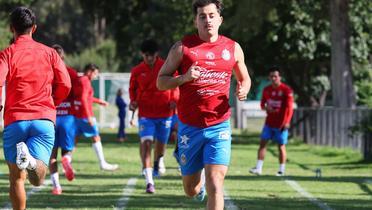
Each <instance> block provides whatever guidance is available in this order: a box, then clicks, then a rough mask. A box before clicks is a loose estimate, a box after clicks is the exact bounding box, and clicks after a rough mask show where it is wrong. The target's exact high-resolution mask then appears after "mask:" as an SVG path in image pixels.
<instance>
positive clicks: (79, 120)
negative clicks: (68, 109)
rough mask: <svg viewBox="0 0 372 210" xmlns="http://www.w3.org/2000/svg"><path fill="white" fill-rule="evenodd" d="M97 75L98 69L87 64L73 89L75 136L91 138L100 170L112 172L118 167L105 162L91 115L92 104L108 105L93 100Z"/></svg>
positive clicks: (104, 102)
mask: <svg viewBox="0 0 372 210" xmlns="http://www.w3.org/2000/svg"><path fill="white" fill-rule="evenodd" d="M98 74H99V69H98V67H97V66H96V65H94V64H87V65H86V66H85V67H84V75H83V76H81V77H79V78H78V82H77V83H76V85H75V87H74V97H75V101H74V109H75V110H74V113H75V117H76V125H77V131H76V135H77V136H80V135H83V136H85V137H87V138H90V137H91V138H92V142H93V145H92V147H93V150H94V151H95V153H96V155H97V158H98V160H99V164H100V168H101V170H106V171H114V170H116V169H117V168H118V167H119V166H118V165H117V164H109V163H107V162H106V160H105V156H104V154H103V148H102V143H101V136H100V135H99V131H98V127H97V122H96V118H95V117H94V113H93V103H97V104H99V105H102V106H107V105H108V103H107V102H106V101H104V100H101V99H99V98H95V97H94V96H93V95H94V89H93V87H92V80H93V79H95V78H96V77H97V76H98Z"/></svg>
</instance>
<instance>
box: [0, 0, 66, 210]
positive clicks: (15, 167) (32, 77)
mask: <svg viewBox="0 0 372 210" xmlns="http://www.w3.org/2000/svg"><path fill="white" fill-rule="evenodd" d="M10 29H11V31H12V33H13V37H14V43H13V44H11V45H10V46H9V47H8V48H6V49H5V50H3V51H1V52H0V93H2V88H3V87H4V85H5V84H6V93H5V94H6V101H5V109H4V125H5V128H4V133H3V135H4V136H3V149H4V156H5V160H6V161H7V164H8V168H9V182H10V186H9V197H10V201H11V203H12V207H13V209H26V191H25V186H24V185H25V180H26V178H27V177H28V179H29V181H30V183H31V184H32V185H35V186H40V185H42V184H43V182H44V180H45V175H46V172H47V170H48V164H49V159H50V154H51V152H52V148H53V144H54V139H55V131H54V124H55V121H56V108H55V106H58V105H59V104H60V103H61V102H62V101H63V100H64V99H65V98H66V97H67V96H68V94H69V92H70V89H71V80H70V77H69V75H68V72H67V69H66V66H65V64H64V63H63V61H62V59H61V58H60V57H59V55H58V54H57V52H56V51H55V50H54V49H53V48H50V47H47V46H45V45H43V44H41V43H38V42H36V41H34V40H33V39H32V34H33V33H34V32H35V30H36V17H35V14H34V13H33V11H31V10H30V9H28V8H26V7H17V8H15V9H14V10H13V11H12V13H11V14H10ZM0 96H1V95H0ZM0 99H1V97H0ZM0 101H1V100H0ZM26 171H27V172H26Z"/></svg>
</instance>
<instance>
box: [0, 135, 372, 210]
mask: <svg viewBox="0 0 372 210" xmlns="http://www.w3.org/2000/svg"><path fill="white" fill-rule="evenodd" d="M102 133H103V134H102V139H103V145H104V152H105V155H106V159H107V161H109V162H111V163H119V164H120V170H118V171H116V172H102V171H100V170H99V167H98V162H97V159H96V157H95V154H94V152H93V150H92V147H91V143H90V140H89V139H82V140H81V141H80V142H79V144H78V147H77V149H76V151H75V152H74V156H73V166H74V168H75V170H76V179H75V180H74V181H73V182H68V181H66V179H65V178H64V177H63V175H61V177H60V179H61V184H62V187H63V194H62V195H61V196H52V195H51V194H50V191H51V186H50V185H49V186H46V187H45V188H44V189H42V190H41V191H39V192H37V193H35V194H33V195H31V197H30V198H29V199H28V201H27V202H28V206H27V207H28V208H27V209H47V208H48V209H113V207H115V206H116V205H117V203H118V200H119V199H120V198H121V197H122V193H123V189H124V187H125V186H126V184H127V182H128V180H129V179H130V178H137V183H136V185H135V189H134V191H133V193H132V194H131V196H130V198H129V201H128V203H127V206H126V208H127V209H202V208H204V206H205V202H204V203H197V202H194V201H193V200H191V199H188V198H186V197H185V196H184V194H183V190H182V182H181V177H180V176H179V174H178V170H177V166H176V162H175V160H174V159H173V157H172V155H171V150H172V148H173V145H170V146H169V150H168V152H167V155H166V160H165V161H166V165H167V175H166V176H164V177H162V178H161V179H156V180H155V182H156V194H154V195H149V194H146V193H145V181H144V179H143V177H142V176H140V172H141V165H140V160H139V155H138V137H137V135H136V134H135V131H134V130H131V131H130V134H129V141H128V142H125V143H117V142H116V141H115V139H116V138H115V134H114V133H113V130H104V131H103V132H102ZM0 142H1V143H2V141H0ZM257 146H258V133H253V134H251V133H247V132H238V131H237V132H235V135H234V136H233V147H232V150H233V151H232V161H231V167H230V169H229V172H228V176H227V178H226V181H225V190H226V192H227V193H228V195H229V197H230V198H231V199H232V202H233V203H234V204H235V206H237V207H238V208H239V209H265V210H268V209H320V208H319V207H318V206H317V205H316V204H314V203H312V202H310V201H309V200H308V199H306V198H305V197H303V196H302V195H300V194H299V193H297V192H296V191H295V190H294V189H292V188H291V187H290V186H289V185H288V184H286V182H285V180H286V179H289V180H294V181H296V182H297V183H298V184H299V185H300V186H301V187H302V188H303V189H305V190H306V191H307V192H309V193H311V194H312V195H313V196H314V197H316V198H317V199H318V201H319V202H321V203H326V204H327V205H328V206H329V207H330V208H332V209H372V162H371V161H363V160H362V157H361V155H360V154H359V153H357V152H354V151H352V150H349V149H334V148H324V147H317V146H309V145H304V144H302V143H300V142H299V141H295V140H293V139H291V141H290V144H289V145H288V158H289V160H288V164H287V175H288V176H286V177H276V176H274V175H275V173H276V171H277V168H278V164H277V153H278V152H277V149H276V146H274V145H271V146H270V147H269V149H268V151H267V155H266V160H265V164H264V171H263V175H262V176H253V175H250V174H248V168H250V167H252V166H254V165H255V162H256V152H257ZM317 168H320V169H321V170H322V177H321V178H316V177H315V172H314V171H315V169H317ZM60 171H61V170H60ZM0 172H1V173H3V174H0V209H1V208H2V207H4V205H5V204H6V203H7V202H9V199H8V193H7V191H8V177H7V167H6V164H5V162H4V158H3V151H2V150H1V151H0ZM368 180H369V182H368ZM27 190H30V185H29V184H27Z"/></svg>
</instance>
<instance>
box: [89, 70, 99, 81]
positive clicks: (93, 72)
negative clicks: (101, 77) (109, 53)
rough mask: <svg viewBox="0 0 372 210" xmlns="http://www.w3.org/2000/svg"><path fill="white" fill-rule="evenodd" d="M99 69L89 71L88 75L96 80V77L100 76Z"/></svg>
mask: <svg viewBox="0 0 372 210" xmlns="http://www.w3.org/2000/svg"><path fill="white" fill-rule="evenodd" d="M98 74H99V70H98V69H93V70H90V71H88V73H87V76H88V78H89V79H90V80H94V79H95V78H97V77H98Z"/></svg>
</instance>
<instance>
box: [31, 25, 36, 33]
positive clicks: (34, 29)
mask: <svg viewBox="0 0 372 210" xmlns="http://www.w3.org/2000/svg"><path fill="white" fill-rule="evenodd" d="M36 28H37V25H36V24H35V25H33V26H32V29H31V33H32V34H33V33H35V31H36Z"/></svg>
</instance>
